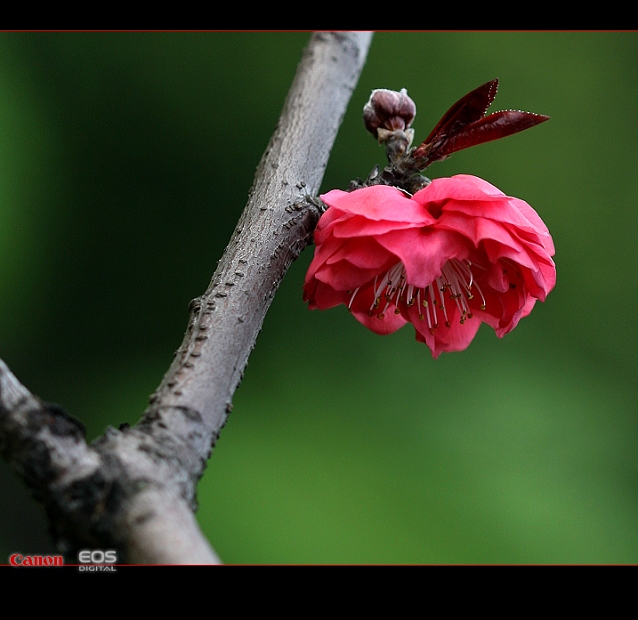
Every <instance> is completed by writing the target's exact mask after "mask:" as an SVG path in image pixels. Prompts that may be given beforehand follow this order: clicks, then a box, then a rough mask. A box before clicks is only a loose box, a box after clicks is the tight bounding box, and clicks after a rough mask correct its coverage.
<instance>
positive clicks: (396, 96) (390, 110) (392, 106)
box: [363, 88, 416, 138]
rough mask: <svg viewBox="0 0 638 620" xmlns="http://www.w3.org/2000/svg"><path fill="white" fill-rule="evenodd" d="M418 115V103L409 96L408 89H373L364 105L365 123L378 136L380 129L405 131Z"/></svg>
mask: <svg viewBox="0 0 638 620" xmlns="http://www.w3.org/2000/svg"><path fill="white" fill-rule="evenodd" d="M415 115H416V105H415V104H414V101H412V99H410V97H408V91H407V90H406V89H405V88H402V89H401V90H400V92H397V91H395V90H387V89H386V88H377V89H375V90H373V91H372V94H371V95H370V99H369V100H368V103H366V104H365V106H363V124H364V125H365V127H366V129H367V130H368V131H369V132H370V133H371V134H372V135H373V136H374V137H375V138H377V137H378V135H377V130H378V129H386V130H388V131H397V130H401V131H404V130H405V129H407V128H408V127H409V126H410V125H411V123H412V121H413V120H414V117H415Z"/></svg>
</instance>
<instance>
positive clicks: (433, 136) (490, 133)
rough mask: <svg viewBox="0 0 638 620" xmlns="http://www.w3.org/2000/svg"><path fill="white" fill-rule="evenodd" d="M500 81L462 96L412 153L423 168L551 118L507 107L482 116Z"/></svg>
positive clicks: (489, 83)
mask: <svg viewBox="0 0 638 620" xmlns="http://www.w3.org/2000/svg"><path fill="white" fill-rule="evenodd" d="M497 86H498V80H496V79H494V80H492V81H490V82H487V83H485V84H483V85H482V86H479V87H478V88H476V89H475V90H473V91H472V92H470V93H468V94H467V95H465V97H463V98H461V99H459V100H458V101H457V102H456V103H455V104H454V105H453V106H452V107H451V108H450V109H449V110H448V111H447V112H446V113H445V114H444V115H443V118H442V119H441V120H440V121H439V122H438V123H437V125H436V127H435V128H434V129H433V130H432V132H431V133H430V135H429V136H428V137H427V138H426V139H425V141H424V142H423V143H422V144H421V145H420V146H418V147H417V148H416V149H415V150H414V152H413V153H412V157H413V158H414V159H416V160H418V162H419V168H420V169H421V170H423V169H424V168H426V167H427V166H429V165H430V164H431V163H432V162H435V161H439V160H442V159H445V158H446V157H448V156H449V155H451V154H452V153H454V152H456V151H460V150H461V149H465V148H468V147H470V146H475V145H477V144H483V143H484V142H490V141H492V140H498V139H499V138H504V137H505V136H509V135H511V134H514V133H518V132H519V131H523V130H524V129H528V128H529V127H533V126H534V125H538V124H539V123H542V122H544V121H546V120H548V119H549V116H545V115H543V114H533V113H531V112H521V111H519V110H504V111H501V112H495V113H493V114H490V115H488V116H483V115H484V114H485V111H486V110H487V108H488V107H489V106H490V104H491V103H492V101H493V100H494V97H495V96H496V89H497Z"/></svg>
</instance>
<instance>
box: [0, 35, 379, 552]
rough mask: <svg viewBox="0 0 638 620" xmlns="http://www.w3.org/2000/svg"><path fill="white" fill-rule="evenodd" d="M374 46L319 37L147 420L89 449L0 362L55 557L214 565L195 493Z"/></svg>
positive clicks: (80, 432)
mask: <svg viewBox="0 0 638 620" xmlns="http://www.w3.org/2000/svg"><path fill="white" fill-rule="evenodd" d="M370 40H371V33H366V32H349V33H346V32H341V33H315V34H313V35H312V37H311V40H310V43H309V44H308V46H307V48H306V49H305V51H304V55H303V58H302V60H301V62H300V64H299V67H298V70H297V73H296V76H295V79H294V81H293V84H292V87H291V89H290V92H289V94H288V97H287V99H286V102H285V105H284V108H283V111H282V113H281V117H280V119H279V123H278V126H277V129H276V130H275V133H274V134H273V136H272V138H271V140H270V143H269V145H268V147H267V149H266V151H265V153H264V155H263V157H262V159H261V162H260V164H259V167H258V169H257V173H256V177H255V181H254V184H253V187H252V189H251V191H250V194H249V199H248V203H247V205H246V208H245V210H244V212H243V214H242V216H241V218H240V220H239V222H238V224H237V227H236V229H235V231H234V233H233V235H232V237H231V239H230V242H229V244H228V247H227V248H226V250H225V252H224V254H223V256H222V258H221V260H220V261H219V264H218V267H217V269H216V271H215V273H214V275H213V277H212V280H211V282H210V285H209V286H208V288H207V290H206V291H205V293H204V294H203V295H201V296H200V297H198V298H197V299H194V300H192V301H191V304H190V319H189V322H188V327H187V330H186V333H185V335H184V340H183V342H182V344H181V346H180V347H179V349H178V350H177V352H176V354H175V358H174V360H173V363H172V364H171V366H170V368H169V369H168V371H167V373H166V375H165V376H164V378H163V379H162V381H161V383H160V385H159V387H158V388H157V390H156V391H155V393H154V394H153V395H151V398H150V403H149V406H148V408H147V409H146V411H145V412H144V414H143V416H142V418H141V420H140V421H139V423H138V424H136V425H135V426H133V427H124V428H120V429H117V430H116V429H114V428H111V429H109V430H108V431H107V432H106V433H105V434H104V435H103V436H102V437H100V438H99V439H98V440H96V441H95V442H93V443H92V444H91V445H87V444H86V442H85V440H84V429H83V428H82V425H81V424H80V423H79V422H77V421H76V420H74V419H73V418H71V417H70V416H69V415H68V414H66V413H65V412H64V411H63V410H62V409H60V408H59V407H57V406H55V405H49V404H47V403H43V402H41V401H40V400H39V399H38V398H36V397H35V396H33V395H32V394H31V393H30V392H29V391H28V390H27V389H26V388H25V387H24V386H22V385H21V384H20V382H19V381H18V380H17V379H16V377H15V376H14V375H13V374H12V373H11V371H10V370H9V369H8V368H7V366H6V364H4V362H2V361H1V360H0V453H2V455H3V457H4V458H6V459H7V460H8V461H9V462H10V463H12V464H13V466H14V467H15V469H16V471H17V473H18V475H19V476H20V477H21V478H22V479H23V480H24V481H25V483H26V484H27V485H28V487H29V488H30V489H31V491H32V492H33V494H34V496H35V497H36V499H38V500H39V501H40V502H42V503H43V505H44V506H45V508H46V510H47V514H48V517H49V519H50V521H51V525H52V531H53V533H54V537H55V540H56V544H57V546H58V547H59V548H60V550H61V551H62V552H63V553H65V554H66V555H67V557H68V558H69V560H70V561H76V556H75V555H74V554H75V553H76V552H77V550H79V549H81V548H85V547H86V548H101V549H104V548H116V549H117V550H118V551H119V553H120V561H124V562H130V563H149V564H211V563H218V562H219V558H218V557H217V555H216V554H215V552H214V551H213V549H212V548H211V546H210V545H209V543H208V541H207V540H206V539H205V538H204V536H203V535H202V533H201V531H200V529H199V527H198V525H197V523H196V520H195V517H194V514H193V513H194V510H195V508H196V505H195V490H196V485H197V482H198V480H199V478H200V477H201V476H202V474H203V472H204V468H205V466H206V462H207V459H208V457H209V456H210V452H211V450H212V447H213V446H214V445H215V441H216V440H217V437H218V436H219V433H220V431H221V429H222V427H223V426H224V424H225V422H226V418H227V416H228V413H229V412H230V410H231V406H232V405H231V402H232V396H233V393H234V391H235V389H236V388H237V386H238V385H239V383H240V381H241V377H242V373H243V370H244V368H245V366H246V363H247V360H248V356H249V354H250V352H251V350H252V348H253V346H254V344H255V340H256V338H257V335H258V333H259V330H260V329H261V326H262V323H263V320H264V317H265V314H266V312H267V310H268V307H269V306H270V303H271V300H272V298H273V296H274V295H275V292H276V290H277V287H278V286H279V283H280V282H281V280H282V278H283V277H284V275H285V273H286V271H287V269H288V267H289V266H290V264H291V263H292V261H294V260H295V259H296V258H297V256H298V255H299V253H300V252H301V250H302V249H303V248H304V247H305V246H306V245H307V244H308V243H309V242H310V241H311V239H312V233H313V230H314V228H315V225H316V223H317V220H318V218H319V216H320V209H319V208H318V207H317V206H316V203H315V201H313V200H312V197H313V196H315V195H316V193H317V192H318V190H319V186H320V183H321V180H322V178H323V173H324V170H325V168H326V165H327V162H328V157H329V154H330V150H331V148H332V145H333V142H334V139H335V137H336V135H337V131H338V129H339V126H340V124H341V120H342V118H343V115H344V113H345V110H346V107H347V104H348V102H349V100H350V96H351V94H352V91H353V89H354V87H355V85H356V83H357V80H358V77H359V74H360V72H361V69H362V67H363V64H364V62H365V58H366V55H367V50H368V46H369V44H370Z"/></svg>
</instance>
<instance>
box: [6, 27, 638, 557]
mask: <svg viewBox="0 0 638 620" xmlns="http://www.w3.org/2000/svg"><path fill="white" fill-rule="evenodd" d="M308 37H309V33H304V32H294V33H285V32H284V33H273V32H254V33H242V32H222V33H220V32H212V33H188V32H182V33H50V32H47V33H10V32H9V33H7V32H5V33H2V34H0V136H1V140H0V357H2V358H3V359H4V360H5V361H6V362H7V363H8V364H9V366H10V368H11V369H12V370H13V371H14V372H15V374H16V375H17V376H18V377H19V378H20V380H21V381H22V382H23V383H24V384H25V385H26V386H27V387H28V388H29V389H30V390H32V391H33V392H34V393H35V394H37V395H38V396H40V397H41V398H43V399H44V400H47V401H53V402H58V403H60V404H62V405H63V406H64V407H65V408H66V409H67V410H68V411H69V412H70V413H72V414H73V415H75V416H77V417H79V418H80V419H81V420H82V421H83V422H84V423H85V424H86V426H87V429H88V433H89V437H90V438H91V439H93V438H95V437H97V436H98V435H100V434H101V433H102V432H103V431H104V429H105V427H106V426H107V425H114V426H117V425H118V424H120V423H121V422H124V421H127V422H130V423H131V424H133V423H135V422H136V421H137V420H138V419H139V416H140V414H141V412H142V411H143V409H144V407H145V406H146V403H147V396H148V394H150V393H151V392H152V391H153V390H154V389H155V387H156V386H157V385H158V383H159V381H160V379H161V377H162V375H163V373H164V372H165V370H166V369H167V368H168V365H169V363H170V360H171V358H172V353H173V351H174V350H175V349H176V348H177V346H178V345H179V343H180V341H181V338H182V335H183V332H184V329H185V327H186V320H187V306H188V302H189V300H190V299H192V298H193V297H196V296H197V295H199V294H201V293H202V292H203V290H204V289H205V288H206V286H207V284H208V281H209V279H210V276H211V275H212V272H213V270H214V268H215V264H216V261H217V260H218V259H219V258H220V256H221V254H222V252H223V250H224V247H225V244H226V242H227V240H228V239H229V237H230V234H231V232H232V230H233V228H234V225H235V223H236V221H237V218H238V217H239V215H240V213H241V210H242V208H243V206H244V204H245V201H246V197H247V194H248V190H249V188H250V185H251V183H252V178H253V175H254V171H255V167H256V166H257V164H258V162H259V159H260V157H261V155H262V153H263V151H264V149H265V146H266V144H267V142H268V139H269V137H270V135H271V133H272V131H273V129H274V127H275V124H276V122H277V118H278V116H279V113H280V110H281V107H282V105H283V102H284V99H285V96H286V93H287V90H288V88H289V86H290V83H291V80H292V77H293V75H294V71H295V68H296V65H297V62H298V61H299V58H300V56H301V51H302V49H303V47H304V45H305V44H306V42H307V40H308ZM494 77H498V78H499V80H500V92H499V94H498V96H497V98H496V101H495V103H494V104H493V106H492V110H497V109H505V108H520V109H524V110H528V111H532V112H538V113H543V114H549V115H550V116H551V117H552V119H551V121H550V122H548V123H544V124H543V125H541V126H539V127H537V128H534V129H532V130H529V131H527V132H523V133H521V134H518V135H516V136H513V137H509V138H507V139H505V140H502V141H498V142H494V143H490V144H486V145H481V146H478V147H475V148H473V149H470V150H468V151H463V152H460V153H457V154H455V155H454V156H453V157H451V158H449V159H448V160H446V161H445V162H442V163H437V164H434V165H433V166H432V167H431V168H430V169H429V171H428V174H429V176H431V177H439V176H448V175H452V174H456V173H470V174H476V175H478V176H481V177H483V178H485V179H486V180H488V181H490V182H491V183H493V184H494V185H496V186H497V187H499V188H500V189H502V190H503V191H504V192H506V193H508V194H510V195H514V196H519V197H521V198H523V199H525V200H526V201H527V202H529V203H530V204H531V205H532V206H533V207H535V209H536V210H537V211H538V212H539V213H540V215H541V216H542V217H543V219H544V220H545V222H546V223H547V224H548V226H549V228H550V230H551V231H552V234H553V236H554V241H555V244H556V248H557V255H556V264H557V269H558V284H557V286H556V289H555V291H554V292H552V293H551V294H550V296H549V298H548V300H547V302H546V303H545V304H538V305H537V307H536V308H535V310H534V312H533V313H532V314H531V316H530V317H528V318H526V319H524V320H523V321H522V322H521V324H520V325H519V326H518V327H517V328H516V330H515V331H514V332H512V333H511V334H509V335H508V336H507V337H506V338H504V339H503V340H499V339H497V338H496V337H495V336H494V334H493V332H491V331H490V330H489V328H487V327H486V326H483V328H482V329H481V331H480V332H479V335H478V336H477V338H476V339H475V341H474V342H473V343H472V345H471V346H470V348H469V349H468V350H467V351H465V352H463V353H452V354H444V355H442V356H441V358H440V359H438V360H436V361H434V360H433V359H432V358H431V356H430V353H429V351H428V350H427V349H426V347H425V346H423V345H421V344H419V343H417V342H416V341H415V340H414V335H413V333H412V332H411V328H409V326H408V327H406V328H404V329H403V330H401V331H400V332H398V333H396V334H393V335H391V336H387V337H379V336H375V335H374V334H372V333H370V332H368V331H367V330H366V329H365V328H363V327H362V326H361V325H359V324H358V323H357V322H356V321H354V320H353V319H352V317H350V316H349V315H348V313H347V312H346V310H345V309H344V308H338V309H333V310H331V311H328V312H309V311H307V309H306V308H305V307H304V304H303V302H302V301H301V285H302V282H303V276H304V272H305V269H306V268H307V265H308V263H309V261H310V259H311V256H312V249H311V248H310V249H308V250H306V251H305V252H303V253H302V256H301V257H300V259H299V260H298V261H297V262H296V263H295V264H294V265H293V266H292V268H291V270H290V272H289V273H288V275H287V276H286V278H285V280H284V282H283V284H282V286H281V288H280V290H279V293H278V294H277V296H276V298H275V300H274V303H273V305H272V308H271V311H270V312H269V314H268V316H267V317H266V321H265V324H264V328H263V330H262V333H261V334H260V336H259V339H258V341H257V346H256V348H255V350H254V352H253V354H252V356H251V358H250V362H249V365H248V368H247V369H246V373H245V377H244V381H243V383H242V385H241V386H240V388H239V390H238V391H237V393H236V396H235V399H234V405H235V407H234V412H233V413H232V414H231V416H230V418H229V422H228V425H227V426H226V428H225V429H224V431H223V433H222V435H221V438H220V440H219V442H218V444H217V447H216V448H215V451H214V453H213V456H212V458H211V460H210V463H209V468H208V470H207V472H206V474H205V476H204V478H203V479H202V481H201V483H200V487H199V500H200V510H199V512H198V518H199V520H200V523H201V525H202V527H203V529H204V531H205V533H206V534H207V535H208V537H209V538H210V540H211V542H212V544H213V546H214V547H215V549H216V550H217V551H218V553H219V554H220V555H221V557H222V559H223V560H224V561H225V562H227V563H550V562H551V563H636V562H638V529H637V527H636V525H637V523H638V487H637V484H636V483H637V482H638V456H637V455H638V450H637V447H638V445H637V443H638V437H637V430H638V419H637V415H636V401H637V396H638V394H637V392H638V387H637V382H636V374H637V370H638V363H637V360H636V355H635V352H636V349H637V345H638V338H637V333H636V326H635V324H634V323H632V322H631V321H629V318H630V317H631V316H633V312H634V311H635V306H636V290H637V285H638V274H637V273H636V267H637V261H636V257H635V253H636V244H635V239H636V236H637V234H638V215H637V214H636V213H637V209H636V204H637V202H638V180H637V177H636V174H635V169H636V167H638V149H637V147H638V128H637V125H636V123H635V119H636V117H637V116H638V33H631V32H629V33H614V32H606V33H597V32H583V33H579V32H575V33H565V32H544V33H536V32H489V33H484V32H433V33H428V32H409V33H405V32H383V33H377V34H375V36H374V38H373V42H372V47H371V49H370V53H369V57H368V62H367V64H366V66H365V68H364V71H363V74H362V76H361V80H360V82H359V85H358V87H357V89H356V90H355V92H354V94H353V98H352V102H351V105H350V107H349V109H348V112H347V114H346V116H345V119H344V122H343V125H342V129H341V131H340V133H339V136H338V139H337V142H336V144H335V148H334V151H333V155H332V157H331V160H330V164H329V166H328V169H327V171H326V175H325V179H324V184H323V189H324V190H328V189H331V188H333V187H340V188H344V187H345V186H346V185H347V183H348V181H349V180H350V179H352V178H355V177H364V176H365V175H367V174H368V172H369V171H370V170H371V169H372V167H373V166H374V165H375V164H377V163H380V164H383V163H384V156H383V151H382V149H381V148H380V147H379V146H378V145H377V144H376V143H375V141H374V140H372V139H371V138H370V136H369V135H368V134H367V133H366V132H365V131H364V130H363V127H362V122H361V118H360V117H361V108H362V106H363V104H364V103H365V102H366V100H367V98H368V95H369V93H370V90H371V89H373V88H394V89H399V88H401V87H405V88H407V89H408V92H409V94H410V95H411V97H412V98H413V99H414V100H415V102H416V104H417V109H418V114H417V119H416V121H415V129H416V138H417V140H422V139H423V138H424V137H425V136H426V135H427V134H428V133H429V131H430V129H431V128H432V126H433V125H434V123H436V121H437V120H438V119H439V117H440V116H441V115H442V114H443V112H445V110H446V109H447V108H448V107H449V106H450V105H451V104H452V103H453V102H454V101H456V100H457V99H458V98H459V97H460V96H462V95H464V94H465V93H466V92H468V91H469V90H471V89H473V88H475V87H476V86H478V85H479V84H482V83H484V82H486V81H487V80H489V79H492V78H494ZM317 96H318V97H320V96H321V93H317ZM612 311H613V312H612ZM612 315H613V316H612ZM618 317H620V318H621V319H622V321H619V319H618ZM612 318H613V320H612ZM0 480H1V482H0V493H1V494H2V495H1V497H2V510H0V562H4V561H6V560H5V559H4V558H6V557H7V555H8V553H10V552H13V551H20V552H21V553H30V552H40V553H43V552H46V551H47V549H49V548H50V542H49V541H48V538H47V534H46V524H45V520H44V518H43V515H42V514H41V512H40V509H39V507H38V506H37V505H36V504H35V503H34V502H33V501H32V500H31V499H30V498H29V497H28V496H27V494H26V492H25V491H24V490H23V489H22V487H21V484H20V483H19V481H18V480H17V479H16V477H15V475H14V474H13V472H12V471H11V470H10V469H9V467H7V465H6V464H5V463H2V464H0Z"/></svg>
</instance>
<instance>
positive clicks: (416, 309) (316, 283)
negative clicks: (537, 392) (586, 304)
mask: <svg viewBox="0 0 638 620" xmlns="http://www.w3.org/2000/svg"><path fill="white" fill-rule="evenodd" d="M321 198H322V200H323V201H324V202H325V203H326V204H327V205H328V206H329V207H330V208H329V209H328V210H327V211H326V212H325V213H324V214H323V215H322V217H321V219H320V220H319V224H318V226H317V228H316V230H315V246H316V247H315V255H314V258H313V260H312V263H311V264H310V267H309V269H308V273H307V275H306V281H305V284H304V300H305V301H308V302H309V307H310V308H311V309H314V308H319V309H320V310H325V309H327V308H332V307H333V306H337V305H339V304H344V305H346V306H347V307H348V308H349V310H350V311H351V312H352V314H353V315H354V317H355V318H356V319H357V320H358V321H360V322H361V323H363V324H364V325H365V326H366V327H368V328H370V329H371V330H372V331H374V332H376V333H378V334H389V333H391V332H394V331H396V330H397V329H399V328H400V327H402V326H403V325H405V324H406V323H408V322H409V323H412V325H414V327H415V329H416V338H417V340H419V341H421V342H425V343H426V344H427V346H428V347H429V348H430V350H431V351H432V355H433V357H435V358H436V357H438V356H439V355H440V354H441V352H442V351H461V350H463V349H465V348H466V347H467V346H468V345H469V344H470V342H471V341H472V338H474V336H475V335H476V332H477V330H478V328H479V326H480V324H481V322H485V323H487V324H488V325H490V326H491V327H493V328H494V330H495V331H496V335H497V336H498V337H499V338H500V337H503V336H504V335H505V334H507V333H508V332H509V331H511V330H512V329H514V327H516V325H517V324H518V322H519V321H520V320H521V319H522V318H523V317H524V316H527V315H528V314H529V313H530V312H531V311H532V308H533V307H534V304H535V303H536V300H537V299H538V300H540V301H544V300H545V297H546V296H547V294H548V293H549V292H550V291H551V290H552V288H553V287H554V284H555V283H556V267H555V265H554V262H553V261H552V259H551V257H552V256H553V254H554V244H553V241H552V238H551V236H550V234H549V231H548V230H547V227H546V226H545V224H544V223H543V221H542V220H541V219H540V217H539V216H538V214H537V213H536V212H535V211H534V209H532V207H530V206H529V205H528V204H527V203H526V202H524V201H523V200H519V199H518V198H511V197H509V196H506V195H505V194H503V192H501V191H500V190H499V189H497V188H496V187H494V186H493V185H490V184H489V183H488V182H487V181H483V180H482V179H479V178H478V177H475V176H471V175H465V174H459V175H456V176H453V177H451V178H440V179H435V180H434V181H432V183H431V184H430V185H428V186H427V187H425V188H424V189H422V190H420V191H418V192H417V193H416V194H414V196H412V197H410V196H409V194H407V193H404V192H403V191H401V190H399V189H397V188H396V187H391V186H387V185H374V186H372V187H365V188H362V189H358V190H355V191H352V192H344V191H341V190H332V191H330V192H328V193H327V194H325V195H323V196H322V197H321Z"/></svg>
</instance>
